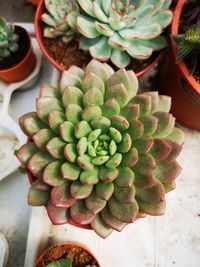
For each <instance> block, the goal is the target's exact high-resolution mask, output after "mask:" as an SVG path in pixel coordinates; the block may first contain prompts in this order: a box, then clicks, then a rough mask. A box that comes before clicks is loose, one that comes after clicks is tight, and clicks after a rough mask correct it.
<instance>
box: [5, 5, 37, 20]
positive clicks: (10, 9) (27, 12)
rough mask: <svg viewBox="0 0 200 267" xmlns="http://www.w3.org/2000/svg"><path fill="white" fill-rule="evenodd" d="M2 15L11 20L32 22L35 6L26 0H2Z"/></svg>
mask: <svg viewBox="0 0 200 267" xmlns="http://www.w3.org/2000/svg"><path fill="white" fill-rule="evenodd" d="M0 16H4V17H5V18H6V19H7V20H9V21H20V22H32V21H33V19H34V8H33V7H32V5H30V4H27V3H26V1H25V0H0Z"/></svg>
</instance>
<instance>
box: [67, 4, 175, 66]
mask: <svg viewBox="0 0 200 267" xmlns="http://www.w3.org/2000/svg"><path fill="white" fill-rule="evenodd" d="M77 2H78V3H79V6H80V9H81V10H82V11H83V12H82V13H81V14H80V13H79V14H78V13H77V12H71V13H70V14H69V15H68V16H67V22H68V24H69V25H70V26H71V28H73V29H74V30H77V31H78V32H79V33H80V34H81V35H82V37H81V39H80V48H82V49H83V50H89V52H90V54H91V55H92V57H93V58H96V59H98V60H101V61H107V60H109V59H110V60H111V61H112V63H113V64H115V65H116V66H117V67H118V68H121V67H125V66H127V65H128V64H129V63H130V61H131V58H135V59H147V58H149V57H150V56H151V55H152V52H153V51H155V50H160V49H162V48H164V47H165V46H166V40H165V38H164V37H163V36H160V35H161V33H162V31H163V29H164V28H166V27H167V26H168V25H169V24H170V22H171V20H172V12H171V11H170V10H169V9H168V8H169V5H170V3H171V0H156V1H152V0H139V1H138V0H137V1H130V0H123V1H122V0H87V1H85V0H77Z"/></svg>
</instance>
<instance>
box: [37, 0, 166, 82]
mask: <svg viewBox="0 0 200 267" xmlns="http://www.w3.org/2000/svg"><path fill="white" fill-rule="evenodd" d="M44 11H45V5H44V0H41V2H40V3H39V5H38V7H37V11H36V15H35V32H36V37H37V40H38V43H39V45H40V48H41V50H42V52H43V54H44V55H45V57H46V58H47V59H48V60H49V62H50V63H51V64H53V65H54V67H56V68H57V69H58V70H59V71H60V72H63V71H65V70H66V68H65V67H63V66H61V65H60V64H59V63H57V62H56V61H55V60H54V59H53V58H52V57H51V56H50V55H49V53H48V51H47V49H46V48H45V46H44V43H43V30H42V23H43V22H42V20H41V16H42V14H43V13H44ZM162 54H163V52H162V51H161V52H160V53H158V56H157V57H156V58H155V59H154V60H153V62H152V63H150V64H149V65H148V66H147V67H145V68H144V69H143V70H142V71H140V72H138V73H137V74H136V75H137V77H138V78H139V77H142V76H143V75H144V74H146V73H147V72H149V71H150V70H151V69H152V68H153V67H154V66H155V65H156V64H157V63H158V61H159V60H160V58H161V57H162Z"/></svg>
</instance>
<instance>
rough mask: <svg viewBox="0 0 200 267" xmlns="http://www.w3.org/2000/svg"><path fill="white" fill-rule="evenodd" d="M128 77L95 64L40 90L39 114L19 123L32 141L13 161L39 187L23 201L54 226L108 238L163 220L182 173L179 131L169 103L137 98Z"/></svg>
mask: <svg viewBox="0 0 200 267" xmlns="http://www.w3.org/2000/svg"><path fill="white" fill-rule="evenodd" d="M137 90H138V80H137V78H136V75H135V74H134V72H133V71H126V70H125V69H120V70H119V71H117V72H114V71H113V69H112V68H111V67H110V66H109V65H108V64H106V63H100V62H99V61H96V60H92V61H91V62H90V63H89V64H88V65H87V66H86V68H85V70H82V69H80V68H78V67H76V66H72V67H71V68H69V70H68V71H65V72H64V73H63V74H62V78H61V81H60V89H57V88H54V87H51V86H42V88H41V90H40V95H39V98H38V99H37V103H36V110H37V111H36V112H31V113H28V114H25V115H24V116H22V117H21V118H20V125H21V128H22V130H23V131H24V133H25V134H26V135H27V136H28V137H29V138H30V142H28V143H27V144H25V145H24V146H22V147H21V148H20V149H19V150H18V152H17V157H18V159H19V160H20V161H21V163H22V165H23V166H24V167H26V168H27V169H28V170H29V171H30V172H31V173H32V175H33V176H35V178H36V181H35V182H34V183H33V184H32V185H31V187H30V190H29V193H28V203H29V204H30V205H33V206H42V205H44V206H46V207H47V212H48V215H49V218H50V220H51V221H52V223H53V224H64V223H67V222H72V221H73V222H75V223H76V224H78V225H81V226H87V225H88V226H90V227H91V228H92V229H94V231H95V232H96V233H97V234H98V235H100V236H101V237H103V238H105V237H106V236H108V235H109V234H110V233H111V232H112V230H113V229H114V230H117V231H121V230H122V229H123V227H124V226H125V225H126V224H128V223H131V222H133V221H134V220H136V219H137V218H138V217H143V216H145V214H149V215H161V214H163V213H164V210H165V193H166V192H168V191H170V190H172V189H173V188H174V187H175V182H174V180H175V178H176V177H177V175H178V174H179V173H180V170H181V168H180V166H179V164H178V163H177V162H176V157H177V156H178V154H179V153H180V151H181V148H182V142H183V132H182V131H181V130H180V129H178V128H176V127H174V122H175V119H174V117H173V116H172V115H171V114H169V113H168V111H169V109H170V105H171V102H170V98H169V97H167V96H158V93H157V92H149V93H144V94H141V95H136V93H137Z"/></svg>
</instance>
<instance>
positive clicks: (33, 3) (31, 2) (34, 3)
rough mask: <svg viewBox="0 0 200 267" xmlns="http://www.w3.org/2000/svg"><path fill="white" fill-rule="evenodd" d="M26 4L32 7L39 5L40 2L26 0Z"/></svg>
mask: <svg viewBox="0 0 200 267" xmlns="http://www.w3.org/2000/svg"><path fill="white" fill-rule="evenodd" d="M26 2H28V3H30V4H32V5H34V6H37V5H38V4H39V2H40V0H26Z"/></svg>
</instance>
